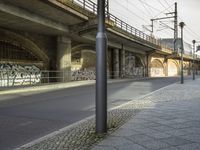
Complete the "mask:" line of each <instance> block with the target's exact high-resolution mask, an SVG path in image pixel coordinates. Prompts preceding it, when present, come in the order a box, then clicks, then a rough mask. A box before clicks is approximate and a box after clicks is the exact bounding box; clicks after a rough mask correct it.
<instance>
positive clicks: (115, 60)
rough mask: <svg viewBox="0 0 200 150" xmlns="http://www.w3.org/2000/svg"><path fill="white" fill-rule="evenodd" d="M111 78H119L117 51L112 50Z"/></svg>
mask: <svg viewBox="0 0 200 150" xmlns="http://www.w3.org/2000/svg"><path fill="white" fill-rule="evenodd" d="M113 76H114V78H119V49H114V50H113Z"/></svg>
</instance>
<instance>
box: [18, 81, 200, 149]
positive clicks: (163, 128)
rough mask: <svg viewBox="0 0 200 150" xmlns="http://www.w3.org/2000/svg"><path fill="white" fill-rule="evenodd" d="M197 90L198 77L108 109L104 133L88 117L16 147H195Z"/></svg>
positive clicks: (198, 143)
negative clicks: (106, 131)
mask: <svg viewBox="0 0 200 150" xmlns="http://www.w3.org/2000/svg"><path fill="white" fill-rule="evenodd" d="M199 89H200V79H197V80H195V81H191V80H190V81H186V82H185V84H183V85H181V84H179V83H177V84H173V85H170V86H168V87H166V88H163V89H161V90H159V91H157V92H154V93H152V94H150V95H147V96H145V97H143V98H141V99H137V101H136V100H133V101H131V102H129V103H127V104H124V105H122V106H120V107H117V108H116V109H113V110H111V111H109V112H108V129H109V130H108V134H106V135H96V134H95V126H94V121H95V119H94V117H91V118H89V119H87V120H85V121H83V122H80V123H77V124H75V125H73V126H71V127H69V128H66V129H63V130H61V131H59V132H58V133H57V134H55V135H54V136H50V137H48V138H45V139H43V140H40V142H38V143H34V145H30V144H28V145H25V146H23V147H21V148H20V149H23V150H44V149H45V150H73V149H77V150H79V149H81V150H82V149H83V150H84V149H92V150H107V149H108V150H112V149H116V150H130V149H131V150H157V149H159V150H198V149H200V109H199V108H200V92H199ZM124 123H125V124H124ZM123 124H124V125H123Z"/></svg>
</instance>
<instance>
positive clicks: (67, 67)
mask: <svg viewBox="0 0 200 150" xmlns="http://www.w3.org/2000/svg"><path fill="white" fill-rule="evenodd" d="M57 70H58V71H59V73H58V76H59V77H61V78H58V81H60V82H65V81H71V39H70V38H67V37H64V36H59V37H57Z"/></svg>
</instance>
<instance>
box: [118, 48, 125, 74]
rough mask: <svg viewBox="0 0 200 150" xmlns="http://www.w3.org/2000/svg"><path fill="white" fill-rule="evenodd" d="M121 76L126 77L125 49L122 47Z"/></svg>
mask: <svg viewBox="0 0 200 150" xmlns="http://www.w3.org/2000/svg"><path fill="white" fill-rule="evenodd" d="M119 59H120V77H121V78H124V75H125V50H124V49H121V51H120V57H119Z"/></svg>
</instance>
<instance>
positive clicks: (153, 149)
mask: <svg viewBox="0 0 200 150" xmlns="http://www.w3.org/2000/svg"><path fill="white" fill-rule="evenodd" d="M140 145H142V146H144V147H146V148H147V149H149V150H160V149H161V148H167V147H170V145H169V144H167V143H164V142H161V141H159V140H151V141H146V142H143V143H140Z"/></svg>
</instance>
